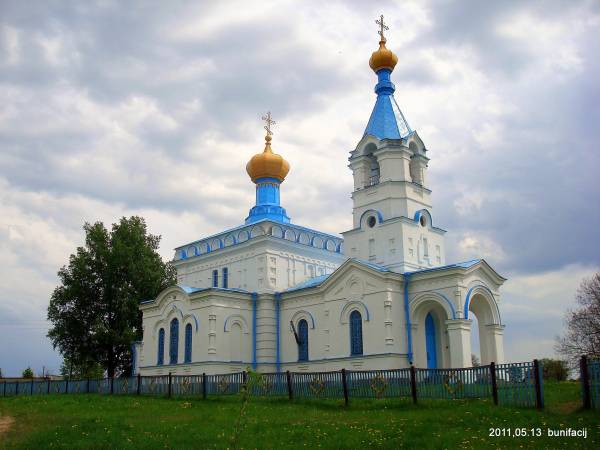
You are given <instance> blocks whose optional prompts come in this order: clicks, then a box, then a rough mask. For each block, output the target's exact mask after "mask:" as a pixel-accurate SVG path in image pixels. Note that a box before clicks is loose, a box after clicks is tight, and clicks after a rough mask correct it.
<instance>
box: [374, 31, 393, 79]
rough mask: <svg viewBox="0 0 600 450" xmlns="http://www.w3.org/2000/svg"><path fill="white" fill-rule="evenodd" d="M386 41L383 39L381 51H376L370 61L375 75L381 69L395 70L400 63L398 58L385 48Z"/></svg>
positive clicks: (380, 42)
mask: <svg viewBox="0 0 600 450" xmlns="http://www.w3.org/2000/svg"><path fill="white" fill-rule="evenodd" d="M385 42H386V39H385V38H382V39H381V40H380V41H379V50H377V51H374V52H373V54H372V55H371V58H370V59H369V66H371V69H373V71H374V72H375V73H377V72H378V71H379V70H381V69H390V70H394V67H396V64H397V63H398V57H397V56H396V55H395V54H394V52H392V51H391V50H388V49H387V48H386V47H385Z"/></svg>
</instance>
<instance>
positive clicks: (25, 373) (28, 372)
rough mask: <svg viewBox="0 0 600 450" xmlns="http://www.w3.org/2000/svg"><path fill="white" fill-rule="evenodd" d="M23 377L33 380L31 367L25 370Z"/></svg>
mask: <svg viewBox="0 0 600 450" xmlns="http://www.w3.org/2000/svg"><path fill="white" fill-rule="evenodd" d="M21 376H22V377H23V378H33V370H31V367H28V368H27V369H25V370H24V371H23V373H22V374H21Z"/></svg>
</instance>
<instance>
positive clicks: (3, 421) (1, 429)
mask: <svg viewBox="0 0 600 450" xmlns="http://www.w3.org/2000/svg"><path fill="white" fill-rule="evenodd" d="M13 423H15V419H13V418H12V417H10V416H2V417H0V436H2V434H4V433H6V432H7V431H8V430H9V429H10V427H12V426H13Z"/></svg>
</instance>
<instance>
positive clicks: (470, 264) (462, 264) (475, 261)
mask: <svg viewBox="0 0 600 450" xmlns="http://www.w3.org/2000/svg"><path fill="white" fill-rule="evenodd" d="M481 261H483V259H470V260H469V261H464V262H459V263H454V264H448V265H446V266H439V267H432V268H431V269H421V270H415V271H412V272H405V274H408V275H413V274H416V273H425V272H433V271H435V270H447V269H469V268H470V267H473V266H474V265H476V264H478V263H480V262H481Z"/></svg>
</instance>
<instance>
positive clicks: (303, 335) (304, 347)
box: [298, 319, 308, 361]
mask: <svg viewBox="0 0 600 450" xmlns="http://www.w3.org/2000/svg"><path fill="white" fill-rule="evenodd" d="M298 339H299V341H300V343H299V344H298V361H308V323H307V322H306V320H304V319H302V320H301V321H300V322H298Z"/></svg>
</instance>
